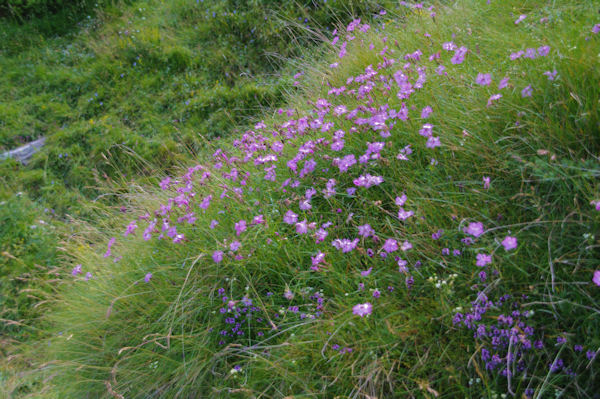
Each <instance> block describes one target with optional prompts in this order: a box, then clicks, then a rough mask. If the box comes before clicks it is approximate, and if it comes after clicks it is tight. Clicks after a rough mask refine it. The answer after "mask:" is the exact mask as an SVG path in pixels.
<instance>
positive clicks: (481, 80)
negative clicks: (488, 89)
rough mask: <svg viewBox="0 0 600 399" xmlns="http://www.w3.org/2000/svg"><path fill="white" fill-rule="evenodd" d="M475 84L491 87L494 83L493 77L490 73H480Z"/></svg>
mask: <svg viewBox="0 0 600 399" xmlns="http://www.w3.org/2000/svg"><path fill="white" fill-rule="evenodd" d="M475 83H477V84H478V85H482V86H489V85H490V83H492V75H490V74H489V73H480V74H478V75H477V78H476V79H475Z"/></svg>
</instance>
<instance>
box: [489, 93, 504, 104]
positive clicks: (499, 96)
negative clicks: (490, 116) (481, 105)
mask: <svg viewBox="0 0 600 399" xmlns="http://www.w3.org/2000/svg"><path fill="white" fill-rule="evenodd" d="M501 98H502V94H500V93H497V94H492V95H491V96H490V98H488V102H487V106H488V107H491V106H492V105H493V104H494V101H498V100H499V99H501Z"/></svg>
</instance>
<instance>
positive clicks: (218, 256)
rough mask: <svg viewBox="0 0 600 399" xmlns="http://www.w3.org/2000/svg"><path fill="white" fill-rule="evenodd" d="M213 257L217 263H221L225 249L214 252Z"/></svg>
mask: <svg viewBox="0 0 600 399" xmlns="http://www.w3.org/2000/svg"><path fill="white" fill-rule="evenodd" d="M212 258H213V260H214V261H215V263H221V261H222V260H223V251H215V252H213V255H212Z"/></svg>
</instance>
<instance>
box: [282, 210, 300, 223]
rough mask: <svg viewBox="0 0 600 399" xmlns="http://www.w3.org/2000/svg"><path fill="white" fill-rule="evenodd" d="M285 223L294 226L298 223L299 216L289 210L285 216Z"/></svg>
mask: <svg viewBox="0 0 600 399" xmlns="http://www.w3.org/2000/svg"><path fill="white" fill-rule="evenodd" d="M283 221H284V223H287V224H294V223H296V222H297V221H298V215H296V214H295V213H294V212H293V211H292V210H288V211H287V212H286V213H285V215H284V216H283Z"/></svg>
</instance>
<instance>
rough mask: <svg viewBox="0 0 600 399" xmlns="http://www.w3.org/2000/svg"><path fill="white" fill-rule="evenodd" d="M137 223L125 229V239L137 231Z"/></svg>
mask: <svg viewBox="0 0 600 399" xmlns="http://www.w3.org/2000/svg"><path fill="white" fill-rule="evenodd" d="M137 227H138V226H137V223H136V222H135V220H134V221H133V222H131V223H129V225H128V226H127V228H126V229H125V232H124V233H123V236H124V237H127V236H128V235H129V234H131V233H133V232H134V231H135V229H137Z"/></svg>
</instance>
